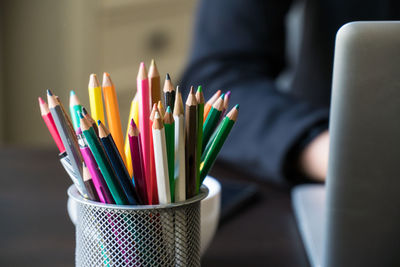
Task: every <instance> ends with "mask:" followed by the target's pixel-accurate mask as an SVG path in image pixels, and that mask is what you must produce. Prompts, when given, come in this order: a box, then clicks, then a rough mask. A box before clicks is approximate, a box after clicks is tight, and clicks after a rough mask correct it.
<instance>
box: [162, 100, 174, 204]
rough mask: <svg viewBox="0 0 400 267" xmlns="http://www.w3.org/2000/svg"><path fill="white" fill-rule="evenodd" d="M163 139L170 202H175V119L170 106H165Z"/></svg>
mask: <svg viewBox="0 0 400 267" xmlns="http://www.w3.org/2000/svg"><path fill="white" fill-rule="evenodd" d="M164 128H165V141H166V144H167V158H168V176H169V187H170V191H171V202H175V174H174V173H175V121H174V117H173V115H172V111H171V106H168V107H167V111H166V112H165V116H164Z"/></svg>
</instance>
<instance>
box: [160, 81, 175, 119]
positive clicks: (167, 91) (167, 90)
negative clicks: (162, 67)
mask: <svg viewBox="0 0 400 267" xmlns="http://www.w3.org/2000/svg"><path fill="white" fill-rule="evenodd" d="M163 91H164V103H165V107H168V106H170V107H171V110H174V103H175V89H174V86H173V85H172V81H171V77H170V76H169V74H168V73H167V75H166V76H165V82H164V89H163ZM160 115H161V114H160Z"/></svg>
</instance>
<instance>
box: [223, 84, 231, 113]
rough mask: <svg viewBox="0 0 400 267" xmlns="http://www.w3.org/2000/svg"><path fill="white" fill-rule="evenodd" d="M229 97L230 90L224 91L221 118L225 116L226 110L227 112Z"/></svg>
mask: <svg viewBox="0 0 400 267" xmlns="http://www.w3.org/2000/svg"><path fill="white" fill-rule="evenodd" d="M230 97H231V91H228V92H226V94H225V96H224V106H223V109H222V113H221V120H222V119H223V118H224V117H225V115H226V112H228V109H229V99H230Z"/></svg>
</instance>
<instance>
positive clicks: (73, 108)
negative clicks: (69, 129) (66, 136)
mask: <svg viewBox="0 0 400 267" xmlns="http://www.w3.org/2000/svg"><path fill="white" fill-rule="evenodd" d="M78 111H82V105H81V102H80V101H79V99H78V96H77V95H76V94H75V92H74V91H73V90H71V92H70V95H69V112H70V114H71V119H72V125H73V126H74V129H75V130H76V129H78V128H79V127H80V119H79V116H78V113H77V112H78Z"/></svg>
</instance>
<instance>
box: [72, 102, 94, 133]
mask: <svg viewBox="0 0 400 267" xmlns="http://www.w3.org/2000/svg"><path fill="white" fill-rule="evenodd" d="M77 114H78V113H77ZM82 115H83V117H84V118H85V119H86V120H87V121H88V122H89V124H90V125H92V127H93V129H94V131H95V132H96V134H97V136H98V135H99V128H97V123H96V122H95V121H94V119H93V118H92V116H90V114H89V113H88V112H87V110H86V108H85V107H82ZM80 120H81V118H79V123H80Z"/></svg>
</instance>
